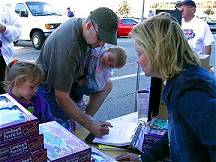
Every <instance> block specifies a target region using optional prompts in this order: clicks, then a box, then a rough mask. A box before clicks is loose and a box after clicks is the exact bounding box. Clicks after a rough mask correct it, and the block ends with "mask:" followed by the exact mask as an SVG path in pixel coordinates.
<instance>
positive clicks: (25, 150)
mask: <svg viewBox="0 0 216 162" xmlns="http://www.w3.org/2000/svg"><path fill="white" fill-rule="evenodd" d="M43 148H44V144H43V135H42V134H40V135H38V136H36V137H34V138H29V139H23V140H20V141H15V142H10V143H8V144H5V145H3V146H1V147H0V161H5V160H7V159H11V158H14V157H17V156H21V155H25V154H29V153H31V152H35V151H37V150H40V149H43Z"/></svg>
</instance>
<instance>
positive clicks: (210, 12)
mask: <svg viewBox="0 0 216 162" xmlns="http://www.w3.org/2000/svg"><path fill="white" fill-rule="evenodd" d="M204 13H205V14H207V15H213V14H214V11H213V10H212V8H208V9H206V10H205V11H204Z"/></svg>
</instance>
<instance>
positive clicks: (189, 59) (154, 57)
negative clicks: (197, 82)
mask: <svg viewBox="0 0 216 162" xmlns="http://www.w3.org/2000/svg"><path fill="white" fill-rule="evenodd" d="M132 37H133V38H134V39H135V42H136V44H137V46H139V47H140V48H141V49H143V52H144V53H146V54H147V55H148V56H149V59H150V67H151V70H152V72H153V73H157V74H159V75H160V76H161V77H162V78H163V79H165V80H167V79H170V78H172V77H173V76H175V75H177V74H179V73H180V72H181V71H183V70H184V69H185V68H186V67H187V66H188V65H199V64H200V61H199V59H198V57H197V56H196V54H195V53H194V52H193V51H192V49H191V48H190V46H189V44H188V42H187V40H186V39H185V37H184V34H183V31H182V29H181V27H180V25H179V24H178V23H177V22H176V21H174V19H173V18H172V17H171V16H170V15H168V14H167V15H166V14H161V15H157V16H154V17H152V18H150V19H148V20H147V21H145V22H143V23H140V24H138V25H136V26H135V27H134V29H133V31H132Z"/></svg>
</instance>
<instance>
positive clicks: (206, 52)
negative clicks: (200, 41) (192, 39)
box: [205, 45, 211, 55]
mask: <svg viewBox="0 0 216 162" xmlns="http://www.w3.org/2000/svg"><path fill="white" fill-rule="evenodd" d="M205 54H206V55H211V45H209V46H205Z"/></svg>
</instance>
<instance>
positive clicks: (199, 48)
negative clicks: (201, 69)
mask: <svg viewBox="0 0 216 162" xmlns="http://www.w3.org/2000/svg"><path fill="white" fill-rule="evenodd" d="M181 10H182V29H183V31H184V34H185V36H186V38H187V39H188V43H189V44H190V46H191V47H192V49H193V50H194V52H195V53H196V54H197V55H198V56H199V58H201V62H202V59H203V58H208V60H209V55H210V54H211V46H212V44H213V42H214V37H213V34H212V33H211V31H210V28H209V26H208V24H207V23H206V22H205V21H204V20H202V19H199V18H197V17H196V16H195V12H196V4H195V2H194V1H192V0H184V1H183V2H182V5H181Z"/></svg>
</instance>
